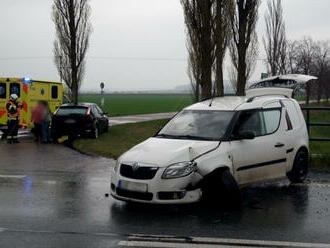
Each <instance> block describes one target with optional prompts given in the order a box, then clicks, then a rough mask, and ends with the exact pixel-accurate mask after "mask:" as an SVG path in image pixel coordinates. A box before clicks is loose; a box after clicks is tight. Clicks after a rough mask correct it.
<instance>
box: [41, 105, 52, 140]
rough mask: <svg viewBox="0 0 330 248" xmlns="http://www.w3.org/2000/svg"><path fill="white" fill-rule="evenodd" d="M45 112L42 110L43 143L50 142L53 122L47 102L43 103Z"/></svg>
mask: <svg viewBox="0 0 330 248" xmlns="http://www.w3.org/2000/svg"><path fill="white" fill-rule="evenodd" d="M42 103H43V110H42V124H41V129H42V141H41V142H42V143H49V142H50V135H51V134H50V133H51V132H50V122H51V120H52V115H51V112H50V109H49V105H48V103H47V102H46V101H43V102H42Z"/></svg>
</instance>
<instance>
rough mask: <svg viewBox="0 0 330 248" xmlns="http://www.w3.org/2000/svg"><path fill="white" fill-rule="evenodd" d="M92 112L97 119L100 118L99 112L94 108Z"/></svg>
mask: <svg viewBox="0 0 330 248" xmlns="http://www.w3.org/2000/svg"><path fill="white" fill-rule="evenodd" d="M92 112H93V114H94V116H95V117H97V118H100V117H101V115H100V113H99V111H98V110H97V108H96V107H95V106H93V107H92Z"/></svg>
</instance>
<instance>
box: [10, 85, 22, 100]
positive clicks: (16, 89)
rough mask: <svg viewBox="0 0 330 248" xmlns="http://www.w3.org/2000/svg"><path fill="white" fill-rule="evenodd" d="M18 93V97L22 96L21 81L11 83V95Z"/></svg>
mask: <svg viewBox="0 0 330 248" xmlns="http://www.w3.org/2000/svg"><path fill="white" fill-rule="evenodd" d="M11 94H16V95H17V96H18V97H21V85H20V84H19V83H11V84H10V95H11Z"/></svg>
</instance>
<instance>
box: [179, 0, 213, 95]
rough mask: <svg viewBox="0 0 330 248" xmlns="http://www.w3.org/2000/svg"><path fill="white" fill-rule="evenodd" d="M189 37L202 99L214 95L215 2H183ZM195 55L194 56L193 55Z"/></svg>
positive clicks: (205, 0) (187, 0)
mask: <svg viewBox="0 0 330 248" xmlns="http://www.w3.org/2000/svg"><path fill="white" fill-rule="evenodd" d="M181 4H182V6H183V10H184V16H185V23H186V30H187V36H188V42H187V45H188V51H189V54H190V55H189V59H190V60H191V59H193V61H190V62H189V63H190V65H191V67H190V69H193V70H194V72H193V73H192V75H193V76H194V77H195V82H196V83H197V84H198V85H199V86H200V87H201V92H202V96H201V98H202V99H205V98H209V97H211V95H212V65H213V61H214V42H213V39H212V26H213V18H212V5H213V0H181ZM192 53H193V54H192Z"/></svg>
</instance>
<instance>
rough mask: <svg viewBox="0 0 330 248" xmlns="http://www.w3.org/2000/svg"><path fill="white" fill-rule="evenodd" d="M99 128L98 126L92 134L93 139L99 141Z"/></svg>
mask: <svg viewBox="0 0 330 248" xmlns="http://www.w3.org/2000/svg"><path fill="white" fill-rule="evenodd" d="M99 133H100V132H99V128H98V127H97V126H95V127H94V129H93V132H92V138H93V139H97V138H98V137H99Z"/></svg>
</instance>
